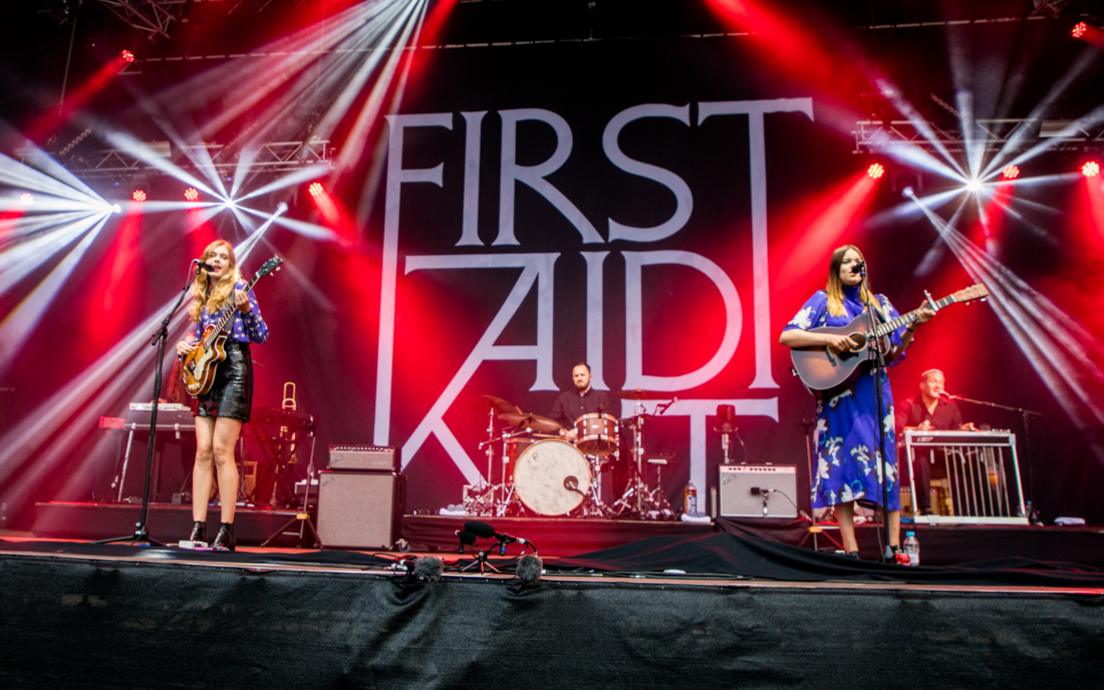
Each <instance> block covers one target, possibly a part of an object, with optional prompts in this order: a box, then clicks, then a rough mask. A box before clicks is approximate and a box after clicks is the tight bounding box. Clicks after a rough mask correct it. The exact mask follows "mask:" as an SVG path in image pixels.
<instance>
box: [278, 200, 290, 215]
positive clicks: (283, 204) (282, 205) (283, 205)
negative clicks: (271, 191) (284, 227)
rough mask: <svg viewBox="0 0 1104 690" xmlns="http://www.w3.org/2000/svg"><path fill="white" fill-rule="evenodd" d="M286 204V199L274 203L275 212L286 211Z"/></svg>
mask: <svg viewBox="0 0 1104 690" xmlns="http://www.w3.org/2000/svg"><path fill="white" fill-rule="evenodd" d="M287 210H288V205H287V202H286V201H281V202H280V203H278V204H276V213H287Z"/></svg>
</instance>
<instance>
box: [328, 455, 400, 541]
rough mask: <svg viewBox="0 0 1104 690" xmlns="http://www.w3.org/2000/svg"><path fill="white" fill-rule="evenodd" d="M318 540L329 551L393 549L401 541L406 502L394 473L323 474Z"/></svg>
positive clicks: (330, 472) (398, 479)
mask: <svg viewBox="0 0 1104 690" xmlns="http://www.w3.org/2000/svg"><path fill="white" fill-rule="evenodd" d="M319 475H320V477H319V482H318V536H319V538H320V539H321V540H322V545H323V546H326V547H344V548H352V549H386V548H390V547H391V545H393V544H394V543H395V540H396V539H398V537H399V521H400V519H401V517H402V506H403V502H404V500H405V498H406V497H405V492H404V491H403V487H404V484H403V479H402V477H401V476H399V475H397V474H395V473H393V472H334V471H323V472H320V473H319Z"/></svg>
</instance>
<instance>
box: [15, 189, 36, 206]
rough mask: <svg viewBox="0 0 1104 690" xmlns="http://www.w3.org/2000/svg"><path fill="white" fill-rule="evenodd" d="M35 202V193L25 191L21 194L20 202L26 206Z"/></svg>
mask: <svg viewBox="0 0 1104 690" xmlns="http://www.w3.org/2000/svg"><path fill="white" fill-rule="evenodd" d="M34 202H35V198H34V194H31V193H30V192H23V193H22V194H20V195H19V203H21V204H23V205H24V206H33V205H34Z"/></svg>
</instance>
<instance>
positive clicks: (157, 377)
mask: <svg viewBox="0 0 1104 690" xmlns="http://www.w3.org/2000/svg"><path fill="white" fill-rule="evenodd" d="M199 270H200V266H199V265H198V264H196V265H195V273H192V274H190V275H189V276H188V280H187V281H186V282H185V283H184V289H182V290H181V291H180V297H178V298H177V299H176V304H174V305H173V306H172V309H171V310H170V311H169V313H168V315H167V316H166V317H165V318H164V319H163V320H162V321H161V327H160V328H158V329H157V332H156V333H154V334H153V337H152V338H151V339H150V345H151V346H156V347H157V357H156V361H155V362H154V365H153V403H152V405H151V406H150V421H149V443H148V444H147V445H146V483H145V486H144V487H143V489H142V512H141V513H139V515H138V522H137V523H135V525H134V534H131V535H130V536H127V537H111V538H110V539H100V540H98V541H94V542H92V543H93V544H115V543H122V542H134V543H145V544H149V545H150V546H165V544H163V543H161V542H159V541H157V540H156V539H154V538H153V537H151V536H150V535H149V529H148V528H147V523H148V522H149V504H150V475H151V474H152V473H153V447H154V444H155V443H156V441H157V408H158V405H159V403H160V398H161V375H162V371H163V363H164V360H165V343H167V342H168V340H169V322H171V321H172V318H173V317H174V316H176V312H177V310H178V309H180V305H181V304H183V303H184V297H185V296H186V295H187V294H188V288H189V287H191V284H192V281H193V280H195V277H196V276H197V275H199Z"/></svg>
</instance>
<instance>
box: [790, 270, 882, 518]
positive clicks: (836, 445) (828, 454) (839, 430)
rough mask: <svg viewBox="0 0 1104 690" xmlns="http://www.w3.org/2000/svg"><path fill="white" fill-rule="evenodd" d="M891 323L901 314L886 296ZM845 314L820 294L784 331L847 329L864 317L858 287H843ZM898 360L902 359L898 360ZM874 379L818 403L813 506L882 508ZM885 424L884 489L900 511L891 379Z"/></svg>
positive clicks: (861, 379)
mask: <svg viewBox="0 0 1104 690" xmlns="http://www.w3.org/2000/svg"><path fill="white" fill-rule="evenodd" d="M875 299H877V301H878V303H879V304H880V305H881V307H882V311H883V312H884V313H885V314H886V316H887V317H888V319H895V318H897V317H898V316H899V314H898V313H897V310H896V309H894V308H893V305H892V304H890V303H889V300H888V299H886V297H885V295H877V297H876V298H875ZM843 306H844V311H845V312H846V313H845V314H844V315H842V316H833V315H832V314H830V313H828V294H827V293H826V292H824V291H823V290H818V291H817V292H816V293H815V294H814V295H813V296H812V297H810V298H809V299H808V301H806V302H805V304H804V305H803V306H802V307H801V309H800V310H799V311H798V312H797V315H796V316H794V317H793V319H791V320H790V322H789V323H788V324H786V327H785V328H784V329H783V330H791V329H794V328H800V329H802V330H809V329H812V328H818V327H820V326H846V325H847V324H849V323H851V321H852V320H853V319H854V318H855V317H856V316H859V315H860V314H862V313H863V303H862V301H861V300H860V297H859V290H858V288H857V287H846V286H845V287H844V301H843ZM903 334H904V328H901V329H898V330H897V331H894V333H893V334H892V335H891V336H890V339H891V340H892V342H893V344H894V345H896V346H898V347H899V346H900V345H901V338H902V336H903ZM897 361H900V357H898V358H897ZM874 386H875V377H874V374H873V373H872V372H871V371H867V372H866V373H865V374H863V375H862V376H860V377H859V378H858V380H857V381H856V382H855V384H854V385H853V386H852V387H851V388H849V389H847V390H845V391H843V392H842V393H840V394H838V395H836V396H835V397H833V398H830V399H827V400H818V401H817V427H816V435H815V442H816V449H817V451H816V475H815V476H814V478H813V486H812V505H813V508H824V507H827V506H834V505H837V504H839V503H848V502H850V501H858V500H861V501H863V502H870V503H875V504H877V505H881V504H882V486H881V482H880V481H879V474H880V465H881V463H879V462H878V450H877V449H878V427H877V421H876V418H877V415H878V413H877V404H878V403H877V400H876V399H875V396H874V393H875V390H874ZM882 411H883V417H882V424H883V425H885V429H886V462H885V469H886V480H887V482H886V488H887V490H888V496H889V505H888V506H887V507H888V508H889V510H899V509H900V508H901V495H900V486H899V484H898V479H897V478H898V475H897V446H896V440H895V438H894V429H893V393H892V391H891V390H890V388H889V381H888V380H886V381H884V382H883V383H882Z"/></svg>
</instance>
